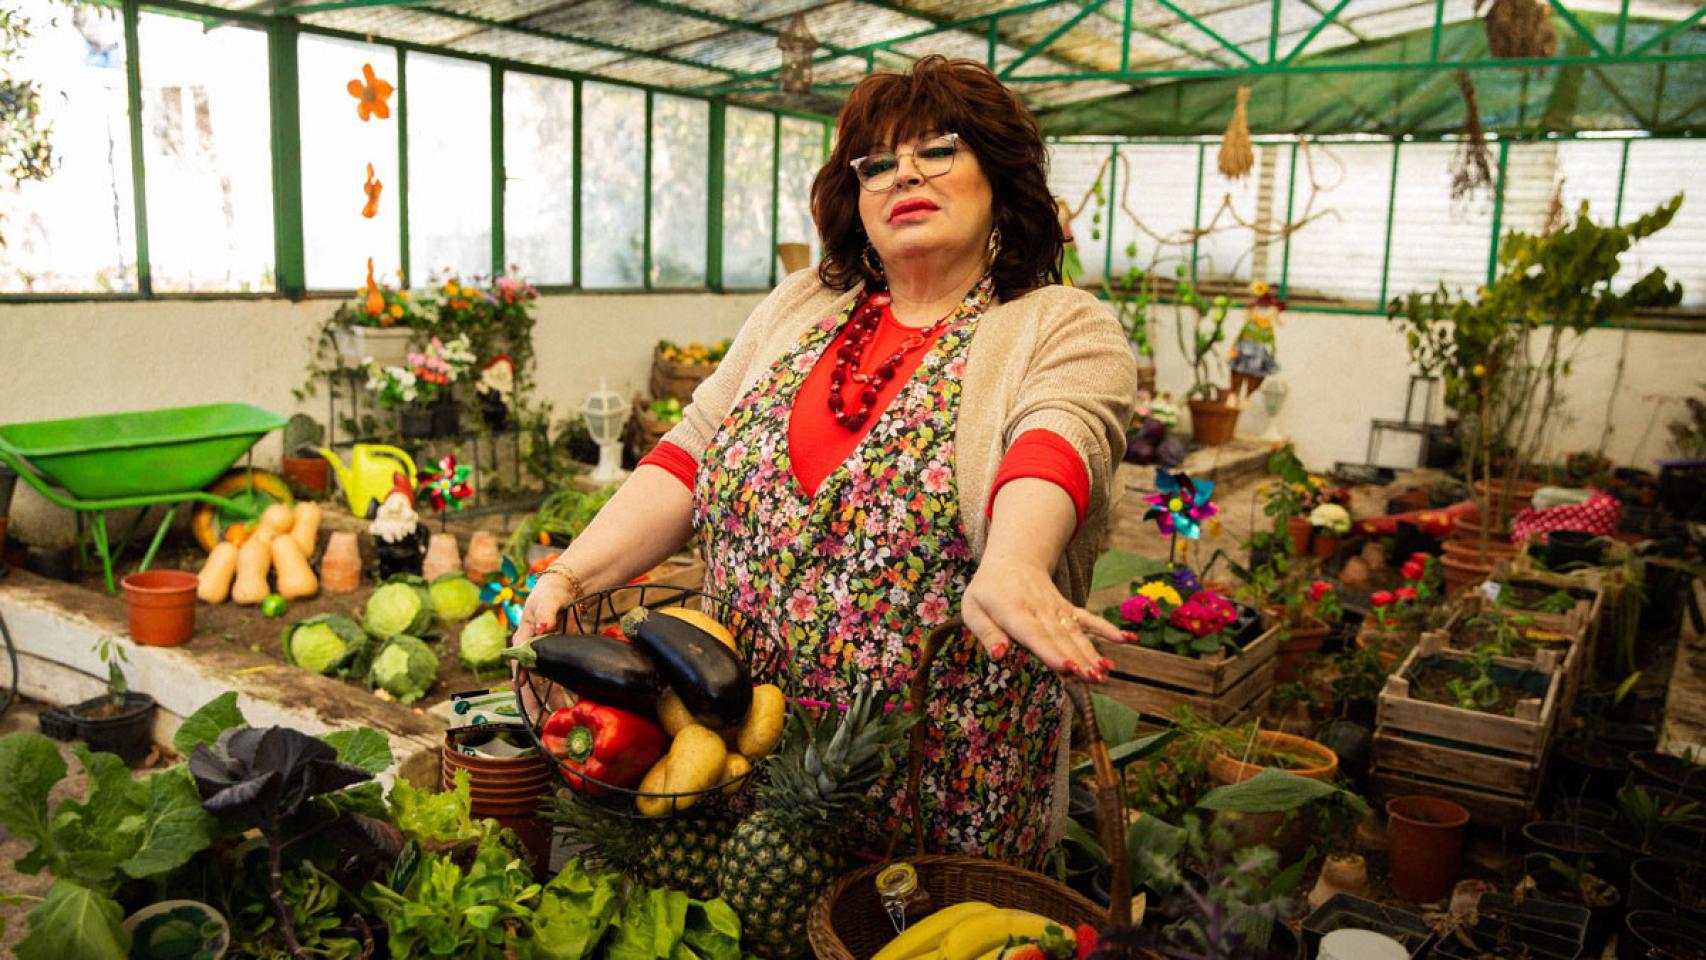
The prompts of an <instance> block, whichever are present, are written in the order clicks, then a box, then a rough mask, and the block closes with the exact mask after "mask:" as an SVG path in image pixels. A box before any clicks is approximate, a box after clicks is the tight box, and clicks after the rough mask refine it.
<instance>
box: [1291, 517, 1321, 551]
mask: <svg viewBox="0 0 1706 960" xmlns="http://www.w3.org/2000/svg"><path fill="white" fill-rule="evenodd" d="M1285 532H1286V535H1287V536H1289V537H1290V538H1291V552H1292V553H1294V554H1296V555H1297V556H1300V557H1301V556H1304V555H1305V554H1307V553H1308V552H1309V538H1310V536H1311V535H1312V534H1314V532H1315V528H1314V527H1313V526H1311V525H1310V524H1309V518H1308V517H1292V518H1291V519H1289V520H1287V521H1286V522H1285Z"/></svg>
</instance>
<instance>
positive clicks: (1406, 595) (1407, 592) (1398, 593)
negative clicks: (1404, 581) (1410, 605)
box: [1392, 587, 1416, 600]
mask: <svg viewBox="0 0 1706 960" xmlns="http://www.w3.org/2000/svg"><path fill="white" fill-rule="evenodd" d="M1392 596H1393V597H1394V598H1395V599H1398V600H1414V599H1416V588H1415V587H1399V588H1398V589H1397V590H1395V591H1393V593H1392Z"/></svg>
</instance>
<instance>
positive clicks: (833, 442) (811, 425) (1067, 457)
mask: <svg viewBox="0 0 1706 960" xmlns="http://www.w3.org/2000/svg"><path fill="white" fill-rule="evenodd" d="M915 332H916V329H915V328H912V327H908V326H906V325H905V324H903V323H901V322H900V321H898V320H896V319H895V316H894V314H893V313H892V312H891V311H890V310H889V309H888V308H886V307H885V308H884V309H883V313H882V321H881V323H879V324H878V326H877V330H876V333H875V334H874V335H873V336H872V337H871V340H870V341H869V342H868V343H866V345H865V350H864V353H863V354H862V355H861V357H860V362H859V370H860V371H861V372H865V373H869V372H871V371H874V370H875V369H876V368H877V367H878V366H880V365H882V363H883V361H884V360H886V359H887V358H888V356H889V355H890V354H892V353H893V352H894V351H895V349H896V348H898V347H899V346H900V345H901V342H902V341H904V340H905V339H906V338H907V337H909V336H911V335H912V334H913V333H915ZM938 335H939V331H938V332H937V333H933V334H931V337H930V339H929V340H928V341H927V342H926V343H925V344H924V345H922V346H919V347H916V348H914V349H912V350H909V351H907V353H906V354H905V355H904V356H902V357H901V360H900V363H899V364H897V365H896V368H895V375H894V377H893V379H891V380H889V381H888V382H887V383H884V384H883V386H882V388H881V389H879V390H878V391H877V402H876V403H875V404H874V405H873V406H872V407H871V413H870V416H869V417H867V418H866V420H865V424H864V426H863V427H862V428H861V429H859V430H849V429H847V428H846V427H843V426H842V425H841V424H839V423H837V422H836V421H835V417H834V416H833V415H832V414H831V413H830V411H829V392H830V390H829V380H830V374H831V372H833V371H834V369H835V360H836V350H837V349H838V348H839V347H840V346H841V342H842V339H843V338H844V337H845V336H846V331H845V330H843V331H842V332H841V333H839V334H837V335H836V338H835V340H834V341H833V342H832V343H830V344H829V346H828V347H827V348H825V350H824V351H823V355H822V356H821V357H820V358H819V359H818V362H817V365H816V366H814V367H813V368H812V372H811V373H810V374H808V375H807V376H806V380H805V382H804V383H803V384H801V385H800V392H799V395H798V396H797V397H795V399H794V407H793V410H792V411H791V412H790V414H789V417H788V453H789V457H790V459H791V460H792V462H793V468H794V478H795V479H796V480H798V481H799V483H800V487H801V489H803V490H804V491H805V493H806V495H807V496H814V495H816V493H817V489H818V487H819V486H820V485H821V484H822V483H823V481H824V478H825V477H828V476H829V475H830V473H832V472H833V471H834V470H835V468H836V467H838V466H840V465H841V464H842V463H843V462H845V461H846V460H847V458H848V457H850V456H852V455H853V452H854V450H856V449H857V448H858V446H859V442H860V441H861V440H863V439H864V438H865V435H866V434H867V433H869V432H870V430H871V427H872V426H874V425H875V423H876V420H877V416H878V415H879V414H881V413H882V412H883V410H885V409H887V407H888V405H889V404H890V403H891V402H892V401H893V400H894V398H895V396H896V395H897V394H899V393H900V390H901V388H902V387H903V386H904V385H905V384H906V383H907V382H908V381H909V380H911V378H912V374H913V372H914V371H916V370H917V369H918V364H919V363H920V362H922V361H923V359H924V356H925V355H926V354H927V353H929V351H930V349H931V347H932V346H933V345H934V343H935V338H936V336H938ZM843 396H845V397H846V398H847V400H848V402H849V404H850V409H852V408H854V407H856V406H857V405H858V402H857V399H856V394H855V393H854V391H853V390H851V389H848V390H844V392H843ZM640 464H641V465H642V466H644V465H646V464H650V465H652V466H656V467H662V468H663V469H665V470H668V471H669V472H670V474H672V475H673V476H674V477H675V478H676V479H678V480H680V481H681V482H682V484H684V485H685V486H686V487H687V488H688V489H692V487H693V481H694V476H695V474H697V473H698V471H699V464H698V462H697V461H695V460H694V459H693V457H692V455H690V454H689V453H688V452H687V451H685V450H683V449H681V448H680V447H678V446H676V445H675V444H673V443H669V442H668V441H665V442H663V443H660V444H658V445H657V447H656V448H654V449H653V450H652V452H651V453H649V454H647V455H646V456H645V458H644V459H642V460H641V461H640ZM1025 477H1030V478H1036V479H1041V480H1047V481H1049V482H1050V483H1053V484H1055V485H1056V486H1058V487H1060V488H1061V489H1062V490H1065V491H1066V493H1067V495H1068V496H1070V497H1071V498H1072V505H1073V507H1074V509H1075V510H1076V511H1077V513H1078V522H1079V523H1083V522H1084V513H1085V511H1086V510H1087V509H1088V508H1089V504H1090V475H1089V472H1088V471H1086V470H1085V468H1084V461H1083V458H1081V457H1080V456H1079V455H1078V451H1077V450H1074V449H1073V448H1072V445H1071V444H1069V443H1067V442H1066V439H1065V438H1063V437H1062V436H1060V435H1059V434H1057V433H1055V432H1053V431H1051V430H1027V431H1025V432H1024V433H1023V434H1020V435H1019V437H1018V439H1016V440H1015V441H1014V442H1013V445H1012V446H1011V447H1009V448H1008V450H1007V455H1006V456H1004V457H1002V459H1001V466H1000V468H999V469H998V470H997V471H996V474H995V483H994V484H993V485H992V486H991V487H990V491H989V503H988V504H987V505H986V506H985V508H984V509H985V512H989V511H993V509H994V507H995V497H996V495H997V494H999V493H1000V492H1001V488H1002V487H1003V486H1005V485H1006V484H1007V483H1008V482H1009V481H1012V480H1018V479H1020V478H1025Z"/></svg>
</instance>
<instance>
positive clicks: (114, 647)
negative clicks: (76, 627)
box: [95, 637, 130, 710]
mask: <svg viewBox="0 0 1706 960" xmlns="http://www.w3.org/2000/svg"><path fill="white" fill-rule="evenodd" d="M95 656H97V657H100V658H101V662H102V663H104V664H106V665H107V701H108V702H109V703H111V704H112V708H113V709H114V710H123V709H124V700H125V694H127V693H129V692H130V681H129V680H126V679H125V676H124V667H123V664H126V663H129V662H130V655H129V654H127V653H125V652H124V644H123V643H121V642H119V640H118V638H116V637H102V638H100V639H99V640H96V641H95Z"/></svg>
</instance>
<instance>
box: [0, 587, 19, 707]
mask: <svg viewBox="0 0 1706 960" xmlns="http://www.w3.org/2000/svg"><path fill="white" fill-rule="evenodd" d="M11 572H12V567H11V566H10V565H9V564H7V563H6V561H5V560H4V559H0V579H5V577H6V575H7V574H10V573H11ZM0 642H3V643H5V644H6V659H7V660H10V661H11V663H12V685H11V686H9V687H5V688H0V689H3V690H4V693H0V697H4V699H3V700H0V716H4V715H5V713H6V711H7V710H10V709H12V704H14V703H16V702H18V648H17V647H15V646H13V645H12V631H11V630H10V629H9V628H7V626H6V615H5V614H4V613H0Z"/></svg>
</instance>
